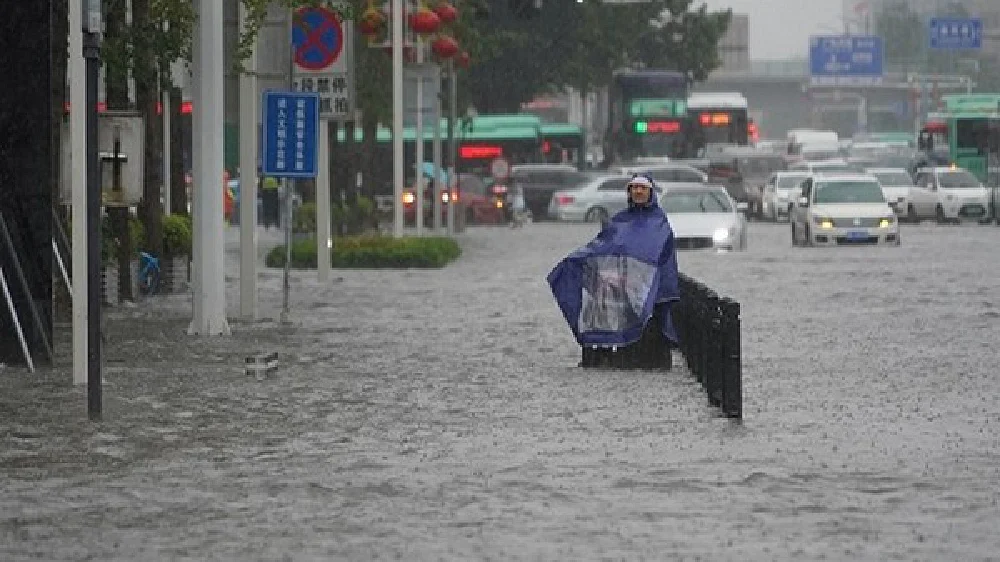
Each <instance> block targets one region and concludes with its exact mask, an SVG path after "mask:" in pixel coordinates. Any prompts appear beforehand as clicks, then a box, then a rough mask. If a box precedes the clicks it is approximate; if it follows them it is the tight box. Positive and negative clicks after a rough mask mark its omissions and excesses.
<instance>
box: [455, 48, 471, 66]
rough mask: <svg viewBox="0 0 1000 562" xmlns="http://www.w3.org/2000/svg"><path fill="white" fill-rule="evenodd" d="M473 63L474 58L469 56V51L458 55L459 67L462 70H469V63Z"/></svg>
mask: <svg viewBox="0 0 1000 562" xmlns="http://www.w3.org/2000/svg"><path fill="white" fill-rule="evenodd" d="M471 62H472V57H471V56H469V51H462V53H461V54H460V55H458V65H459V66H461V67H462V68H469V63H471Z"/></svg>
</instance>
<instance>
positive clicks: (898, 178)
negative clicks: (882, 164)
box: [875, 170, 913, 187]
mask: <svg viewBox="0 0 1000 562" xmlns="http://www.w3.org/2000/svg"><path fill="white" fill-rule="evenodd" d="M875 177H876V178H878V181H879V183H881V184H882V185H888V186H893V187H898V186H906V185H913V178H911V177H910V174H908V173H906V172H904V171H902V170H900V171H898V172H875Z"/></svg>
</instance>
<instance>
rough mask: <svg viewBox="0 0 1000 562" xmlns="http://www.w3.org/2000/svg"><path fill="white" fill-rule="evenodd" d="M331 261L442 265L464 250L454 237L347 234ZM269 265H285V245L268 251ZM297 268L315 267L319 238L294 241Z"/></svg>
mask: <svg viewBox="0 0 1000 562" xmlns="http://www.w3.org/2000/svg"><path fill="white" fill-rule="evenodd" d="M333 246H334V247H333V250H332V251H331V255H330V263H331V265H332V266H333V267H336V268H344V269H405V268H441V267H444V266H446V265H448V263H450V262H452V261H454V260H455V259H457V258H458V257H459V256H460V255H462V249H461V247H459V245H458V243H457V242H455V240H454V239H452V238H447V237H411V238H393V237H391V236H370V235H367V236H347V237H344V238H335V239H334V244H333ZM265 263H266V264H267V266H268V267H284V266H285V246H284V245H281V246H277V247H275V248H273V249H271V251H270V252H268V253H267V259H266V261H265ZM291 266H292V267H293V268H295V269H315V268H316V239H315V238H307V239H304V240H297V241H294V242H292V264H291Z"/></svg>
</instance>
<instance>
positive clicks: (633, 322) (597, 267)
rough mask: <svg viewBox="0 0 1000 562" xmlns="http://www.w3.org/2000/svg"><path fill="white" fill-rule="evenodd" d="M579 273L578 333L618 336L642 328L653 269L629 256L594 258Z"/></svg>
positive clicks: (654, 272)
mask: <svg viewBox="0 0 1000 562" xmlns="http://www.w3.org/2000/svg"><path fill="white" fill-rule="evenodd" d="M582 273H583V275H582V282H583V283H582V285H583V286H582V302H581V305H582V306H581V308H580V318H579V321H578V324H577V329H578V330H579V332H581V333H584V332H594V331H601V332H621V331H624V330H628V329H630V328H636V327H641V326H642V325H643V324H644V319H643V307H644V305H645V303H646V299H647V298H648V297H649V295H650V293H651V291H652V285H653V280H654V277H655V276H656V267H655V266H653V265H651V264H648V263H644V262H642V261H639V260H637V259H635V258H631V257H628V256H594V257H591V258H588V259H586V260H585V261H584V262H583V272H582Z"/></svg>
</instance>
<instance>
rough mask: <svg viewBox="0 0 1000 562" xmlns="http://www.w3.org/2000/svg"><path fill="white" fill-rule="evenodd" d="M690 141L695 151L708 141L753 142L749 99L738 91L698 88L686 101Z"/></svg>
mask: <svg viewBox="0 0 1000 562" xmlns="http://www.w3.org/2000/svg"><path fill="white" fill-rule="evenodd" d="M687 110H688V126H689V135H690V137H691V144H692V146H693V148H694V150H696V151H700V150H704V149H705V147H706V146H707V145H709V144H734V145H738V146H748V145H749V144H750V119H749V116H748V115H747V110H748V106H747V99H746V98H745V97H743V94H740V93H738V92H699V93H695V94H691V97H689V98H688V102H687Z"/></svg>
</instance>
